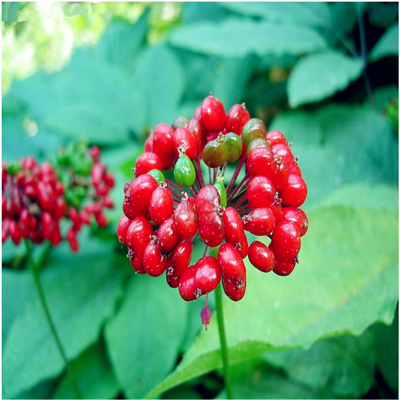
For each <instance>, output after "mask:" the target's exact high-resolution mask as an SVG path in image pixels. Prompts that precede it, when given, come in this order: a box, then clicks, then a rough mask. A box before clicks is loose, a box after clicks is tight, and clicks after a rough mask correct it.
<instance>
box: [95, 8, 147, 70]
mask: <svg viewBox="0 0 400 400" xmlns="http://www.w3.org/2000/svg"><path fill="white" fill-rule="evenodd" d="M147 18H148V12H144V13H143V14H142V15H141V16H140V18H139V19H138V20H137V21H136V22H135V23H134V24H129V23H127V22H125V21H122V20H118V21H115V22H113V23H112V24H111V25H110V27H109V29H108V31H106V32H105V33H104V35H103V36H102V38H101V42H100V43H99V46H98V58H99V60H101V61H103V62H106V63H110V64H114V65H116V66H118V67H119V68H121V67H123V68H124V69H126V70H128V71H131V70H133V67H134V65H135V61H136V59H137V57H138V56H139V53H140V51H141V49H142V47H143V45H144V42H145V38H146V34H147V30H148V29H147V28H148V27H147Z"/></svg>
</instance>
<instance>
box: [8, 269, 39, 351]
mask: <svg viewBox="0 0 400 400" xmlns="http://www.w3.org/2000/svg"><path fill="white" fill-rule="evenodd" d="M1 278H2V285H1V288H2V338H3V341H2V344H3V349H4V344H5V342H6V338H7V335H8V332H9V331H10V328H11V326H12V324H13V322H14V320H15V319H16V318H17V317H18V316H19V315H20V314H21V313H22V312H23V310H24V308H25V306H26V304H27V303H28V301H29V300H30V299H32V298H33V297H34V294H35V286H34V282H33V279H32V276H31V274H30V273H28V272H27V271H12V270H10V269H6V268H3V270H2V274H1Z"/></svg>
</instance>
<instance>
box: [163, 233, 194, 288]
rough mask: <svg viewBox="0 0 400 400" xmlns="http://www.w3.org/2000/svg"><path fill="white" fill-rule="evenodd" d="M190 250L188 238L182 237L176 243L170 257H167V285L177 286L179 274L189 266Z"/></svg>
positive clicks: (190, 244)
mask: <svg viewBox="0 0 400 400" xmlns="http://www.w3.org/2000/svg"><path fill="white" fill-rule="evenodd" d="M192 252H193V243H192V241H191V240H190V239H183V240H181V241H180V242H179V243H178V244H177V245H176V247H175V248H174V251H173V252H172V254H171V257H169V258H168V260H167V268H166V275H167V282H168V285H169V286H171V287H172V288H176V287H178V284H179V279H180V277H181V275H182V274H183V272H184V271H185V270H186V269H187V268H188V267H189V264H190V261H191V259H192Z"/></svg>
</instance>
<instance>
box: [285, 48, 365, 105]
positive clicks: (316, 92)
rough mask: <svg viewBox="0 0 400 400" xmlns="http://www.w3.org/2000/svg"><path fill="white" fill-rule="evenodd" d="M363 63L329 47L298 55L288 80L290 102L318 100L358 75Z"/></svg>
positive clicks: (297, 103) (343, 87) (334, 91)
mask: <svg viewBox="0 0 400 400" xmlns="http://www.w3.org/2000/svg"><path fill="white" fill-rule="evenodd" d="M363 66H364V63H363V61H362V60H361V59H354V58H351V57H348V56H347V55H345V54H343V53H339V52H337V51H331V50H329V51H325V52H323V53H317V54H311V55H308V56H305V57H303V58H301V59H300V60H299V61H298V62H297V63H296V64H295V66H294V68H293V70H292V72H291V74H290V76H289V80H288V87H287V90H288V96H289V103H290V105H291V106H292V107H297V106H299V105H301V104H305V103H312V102H315V101H320V100H323V99H325V98H326V97H329V96H331V95H333V94H334V93H336V92H337V91H339V90H343V89H345V88H346V87H347V86H348V84H349V83H350V82H352V81H354V80H356V79H357V78H358V77H359V76H360V75H361V73H362V70H363Z"/></svg>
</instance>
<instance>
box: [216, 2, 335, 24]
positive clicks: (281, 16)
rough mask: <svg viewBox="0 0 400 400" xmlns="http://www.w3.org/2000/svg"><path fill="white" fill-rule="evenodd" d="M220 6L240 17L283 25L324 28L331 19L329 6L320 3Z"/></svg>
mask: <svg viewBox="0 0 400 400" xmlns="http://www.w3.org/2000/svg"><path fill="white" fill-rule="evenodd" d="M222 5H223V7H225V8H227V9H228V10H231V11H234V12H236V13H239V14H242V15H249V16H252V17H260V18H262V19H265V20H266V21H270V22H278V23H284V24H293V25H303V26H310V27H324V26H326V25H327V24H329V23H330V18H331V15H330V9H329V6H328V5H327V4H326V3H322V2H320V3H308V2H304V3H293V2H234V3H230V2H229V3H222Z"/></svg>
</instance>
